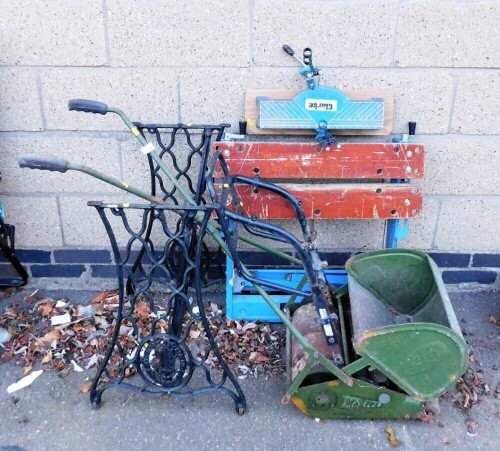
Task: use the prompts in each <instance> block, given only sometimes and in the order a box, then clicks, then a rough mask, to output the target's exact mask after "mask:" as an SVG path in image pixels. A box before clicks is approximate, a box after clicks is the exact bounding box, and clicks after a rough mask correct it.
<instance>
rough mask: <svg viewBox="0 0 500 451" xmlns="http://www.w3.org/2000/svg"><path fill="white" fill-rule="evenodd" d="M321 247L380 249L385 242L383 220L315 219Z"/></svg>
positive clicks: (362, 249)
mask: <svg viewBox="0 0 500 451" xmlns="http://www.w3.org/2000/svg"><path fill="white" fill-rule="evenodd" d="M314 230H316V232H317V235H318V237H317V240H316V241H317V243H318V247H319V248H320V249H356V250H359V251H364V250H369V249H380V248H381V247H382V244H383V235H384V222H383V221H347V220H341V221H314Z"/></svg>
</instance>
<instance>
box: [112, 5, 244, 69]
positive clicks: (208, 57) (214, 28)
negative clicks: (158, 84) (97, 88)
mask: <svg viewBox="0 0 500 451" xmlns="http://www.w3.org/2000/svg"><path fill="white" fill-rule="evenodd" d="M107 5H108V27H109V42H110V52H111V61H112V64H113V65H118V66H172V67H178V66H191V67H199V66H233V67H234V66H236V67H241V66H248V59H249V57H248V49H249V33H248V28H249V24H248V22H249V7H248V4H247V2H245V1H241V0H226V1H222V2H221V1H217V0H209V1H204V2H199V1H196V0H186V1H182V2H179V1H175V0H165V1H154V2H151V1H150V2H137V1H134V0H111V1H108V2H107Z"/></svg>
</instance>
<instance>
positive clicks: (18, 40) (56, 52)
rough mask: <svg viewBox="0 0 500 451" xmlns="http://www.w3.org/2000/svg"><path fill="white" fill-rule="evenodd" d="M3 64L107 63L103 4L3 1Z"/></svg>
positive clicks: (57, 0) (0, 24)
mask: <svg viewBox="0 0 500 451" xmlns="http://www.w3.org/2000/svg"><path fill="white" fill-rule="evenodd" d="M0 5H1V10H2V14H1V16H0V30H1V32H0V41H2V43H3V51H2V52H0V64H12V65H18V64H19V65H57V66H66V65H67V66H70V65H75V66H100V65H103V64H105V63H106V50H105V37H104V20H103V12H102V1H101V0H78V1H71V2H68V1H65V0H53V1H50V2H40V1H38V0H2V1H1V2H0Z"/></svg>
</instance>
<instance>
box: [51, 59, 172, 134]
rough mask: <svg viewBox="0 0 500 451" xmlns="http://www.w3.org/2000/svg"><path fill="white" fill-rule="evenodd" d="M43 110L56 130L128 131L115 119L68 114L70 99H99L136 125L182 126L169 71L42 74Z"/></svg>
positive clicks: (75, 70)
mask: <svg viewBox="0 0 500 451" xmlns="http://www.w3.org/2000/svg"><path fill="white" fill-rule="evenodd" d="M41 78H42V86H43V95H44V110H45V116H46V118H47V126H48V128H49V129H52V130H126V127H125V124H123V122H122V121H121V119H120V118H119V117H118V116H116V115H115V114H108V115H106V116H102V115H94V114H88V113H80V112H75V111H68V108H67V105H68V100H70V99H74V98H81V99H91V100H99V101H101V102H104V103H107V104H108V105H109V106H114V107H118V108H120V109H122V110H123V111H125V112H126V114H127V115H128V116H129V117H130V119H131V120H133V121H140V122H155V123H158V122H159V123H164V122H167V123H172V122H174V123H175V122H178V114H177V107H178V102H177V84H176V79H175V74H174V72H173V71H168V70H165V69H161V70H160V69H109V68H89V69H80V68H62V69H60V68H58V69H43V70H42V71H41Z"/></svg>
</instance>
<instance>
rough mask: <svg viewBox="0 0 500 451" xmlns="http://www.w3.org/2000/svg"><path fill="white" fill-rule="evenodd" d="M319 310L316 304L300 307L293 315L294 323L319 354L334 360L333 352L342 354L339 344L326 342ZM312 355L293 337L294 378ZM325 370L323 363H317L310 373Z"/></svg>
mask: <svg viewBox="0 0 500 451" xmlns="http://www.w3.org/2000/svg"><path fill="white" fill-rule="evenodd" d="M317 320H318V312H317V311H316V308H315V306H314V304H312V303H310V304H306V305H303V306H302V307H300V308H298V309H297V310H296V311H295V313H294V314H293V317H292V323H293V325H294V326H295V327H296V328H297V330H298V331H299V332H300V333H301V334H302V336H303V337H304V338H305V339H306V340H307V341H308V342H309V344H310V345H311V346H313V347H314V348H315V349H316V351H317V352H318V353H319V354H322V355H324V356H325V357H327V358H328V359H330V360H332V361H333V359H332V354H333V353H336V354H341V349H340V346H339V345H333V346H329V345H328V344H327V343H326V340H325V335H324V334H323V329H322V328H321V326H320V324H319V323H318V321H317ZM310 358H311V356H310V355H309V354H308V353H307V352H306V351H305V350H304V348H303V347H302V346H301V345H300V343H299V342H298V341H297V340H295V339H294V338H293V337H292V380H294V379H295V378H296V377H297V375H298V374H299V373H300V371H301V370H302V369H304V367H305V366H306V364H307V362H308V361H309V359H310ZM318 372H325V369H324V368H323V367H322V366H321V365H315V366H313V367H312V368H311V371H310V373H311V374H314V373H318ZM332 377H333V376H332Z"/></svg>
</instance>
